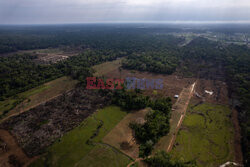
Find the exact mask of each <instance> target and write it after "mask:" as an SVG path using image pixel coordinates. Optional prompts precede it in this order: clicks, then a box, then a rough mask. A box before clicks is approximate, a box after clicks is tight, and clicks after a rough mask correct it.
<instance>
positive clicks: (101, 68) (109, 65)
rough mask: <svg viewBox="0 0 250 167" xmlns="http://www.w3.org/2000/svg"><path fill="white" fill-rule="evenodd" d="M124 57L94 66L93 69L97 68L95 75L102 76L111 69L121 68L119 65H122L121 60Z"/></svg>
mask: <svg viewBox="0 0 250 167" xmlns="http://www.w3.org/2000/svg"><path fill="white" fill-rule="evenodd" d="M123 59H124V58H121V59H117V60H114V61H108V62H105V63H102V64H98V65H95V66H93V69H94V70H95V74H94V76H96V77H100V76H103V75H105V74H107V73H109V72H111V71H114V70H117V69H119V67H121V62H122V60H123Z"/></svg>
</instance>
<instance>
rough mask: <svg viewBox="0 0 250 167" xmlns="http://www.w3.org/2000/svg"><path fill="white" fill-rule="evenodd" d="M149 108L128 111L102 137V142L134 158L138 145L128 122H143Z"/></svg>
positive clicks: (137, 152) (136, 154) (136, 155)
mask: <svg viewBox="0 0 250 167" xmlns="http://www.w3.org/2000/svg"><path fill="white" fill-rule="evenodd" d="M149 110H150V109H148V108H147V109H144V110H140V111H136V112H133V113H129V114H128V115H127V116H126V117H125V118H124V119H123V120H121V121H120V122H119V124H117V125H116V127H115V128H114V129H112V130H111V131H110V132H109V134H108V135H107V136H105V137H104V138H103V142H105V143H107V144H109V145H112V146H114V147H115V148H117V149H119V150H121V151H122V152H123V153H124V154H127V155H128V156H130V157H132V158H134V159H135V158H137V157H138V155H139V145H138V144H137V143H136V142H135V139H134V137H133V131H132V129H131V128H130V127H129V124H130V123H131V122H143V121H144V117H145V116H146V114H147V113H148V111H149Z"/></svg>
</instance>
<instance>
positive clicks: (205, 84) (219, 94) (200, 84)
mask: <svg viewBox="0 0 250 167" xmlns="http://www.w3.org/2000/svg"><path fill="white" fill-rule="evenodd" d="M195 87H196V88H195V96H196V97H197V98H200V99H202V100H203V101H206V102H209V103H215V104H225V105H228V104H229V98H228V88H227V85H226V83H225V82H222V81H218V80H206V79H199V80H198V81H197V84H196V86H195ZM206 91H207V92H212V93H211V94H209V93H207V92H206Z"/></svg>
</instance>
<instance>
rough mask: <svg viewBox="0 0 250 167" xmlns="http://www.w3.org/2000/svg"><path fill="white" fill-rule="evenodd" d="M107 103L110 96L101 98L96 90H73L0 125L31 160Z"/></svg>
mask: <svg viewBox="0 0 250 167" xmlns="http://www.w3.org/2000/svg"><path fill="white" fill-rule="evenodd" d="M109 103H110V97H108V96H102V95H101V94H100V93H99V92H98V91H94V90H83V89H81V88H76V89H74V90H72V91H70V92H68V93H66V94H63V95H61V96H59V97H57V98H55V99H52V100H50V101H48V102H46V103H44V104H41V105H39V106H37V107H36V108H33V109H31V110H29V111H27V112H24V113H22V114H20V115H18V116H13V117H11V118H10V119H8V120H6V121H5V122H4V123H2V124H1V125H0V126H1V128H3V129H6V130H9V131H10V132H11V134H13V136H14V137H15V138H16V139H17V142H18V144H19V145H20V146H21V147H22V148H23V150H24V151H25V153H26V154H27V155H28V156H29V157H33V156H36V155H39V154H41V153H43V151H44V149H45V148H46V147H48V146H49V145H51V144H52V143H53V142H54V141H55V140H56V139H57V138H60V137H61V136H63V134H65V133H66V132H68V131H70V130H72V129H73V128H74V127H76V126H78V125H79V124H80V123H81V122H82V121H83V120H84V119H85V118H87V117H88V116H89V115H90V114H92V113H94V112H95V111H96V110H97V109H99V108H102V107H103V106H104V105H108V104H109Z"/></svg>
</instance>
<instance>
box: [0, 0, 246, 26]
mask: <svg viewBox="0 0 250 167" xmlns="http://www.w3.org/2000/svg"><path fill="white" fill-rule="evenodd" d="M137 21H141V22H146V21H154V22H157V21H250V0H0V24H26V23H28V24H33V23H36V24H42V23H84V22H137Z"/></svg>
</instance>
